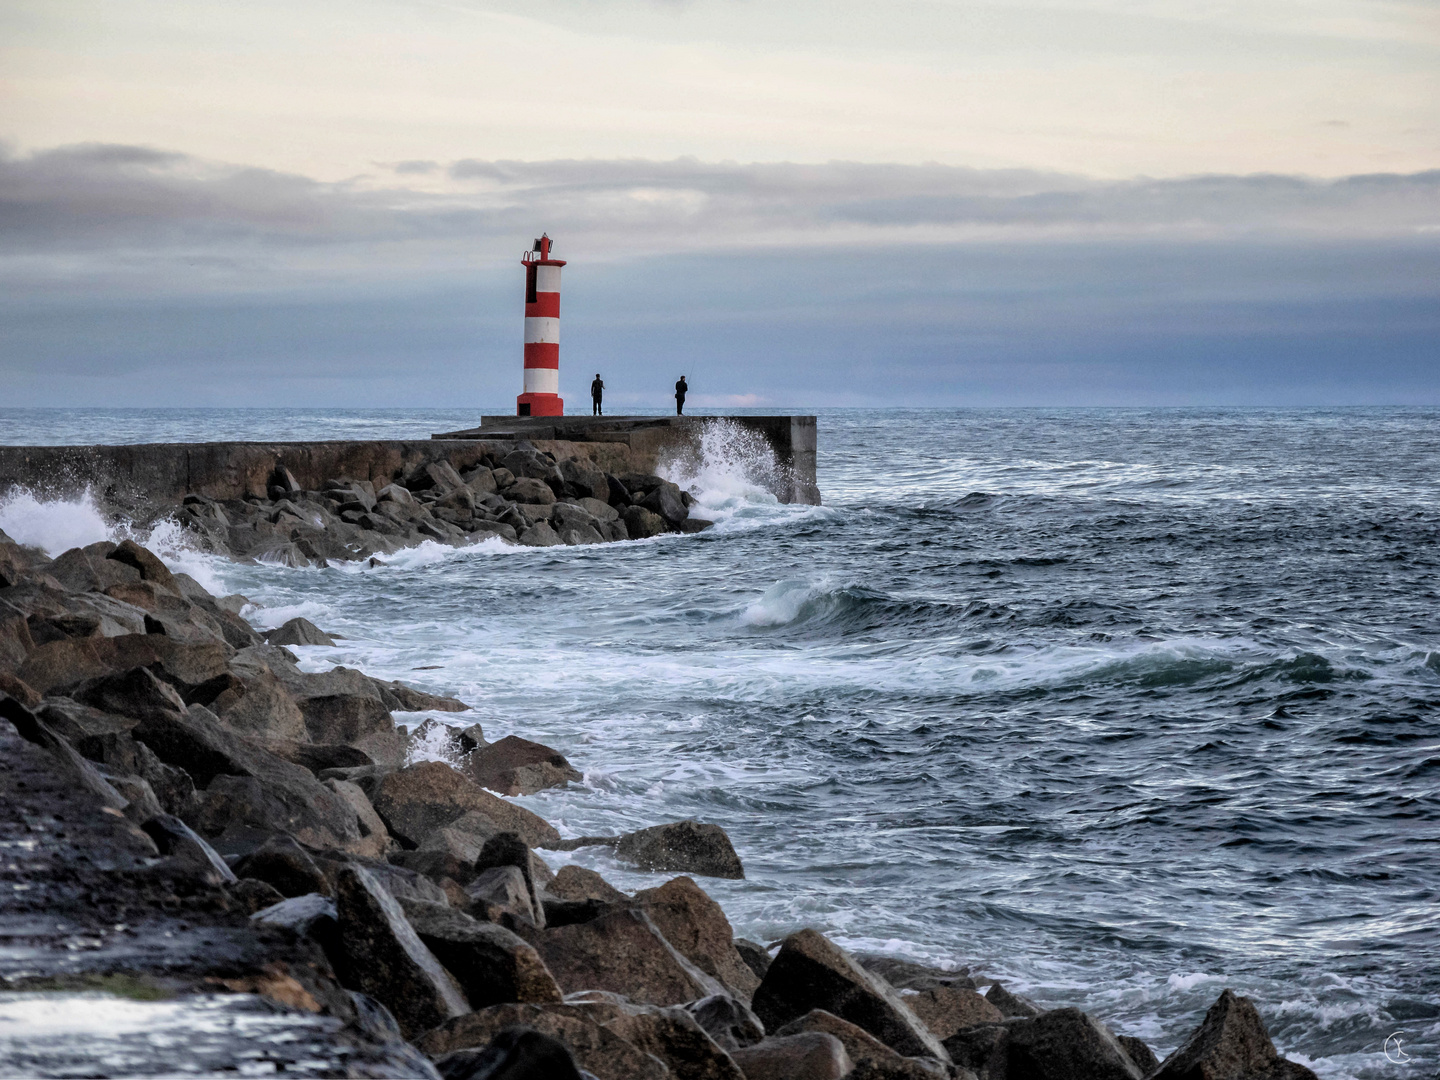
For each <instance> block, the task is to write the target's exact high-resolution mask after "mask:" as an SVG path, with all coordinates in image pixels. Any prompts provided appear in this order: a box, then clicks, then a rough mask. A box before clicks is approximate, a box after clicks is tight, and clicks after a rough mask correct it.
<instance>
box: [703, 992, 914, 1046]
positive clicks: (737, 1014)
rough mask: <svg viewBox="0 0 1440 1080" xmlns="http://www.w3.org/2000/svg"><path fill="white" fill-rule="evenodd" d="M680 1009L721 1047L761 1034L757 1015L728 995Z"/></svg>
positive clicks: (746, 1041) (745, 1043) (747, 1043)
mask: <svg viewBox="0 0 1440 1080" xmlns="http://www.w3.org/2000/svg"><path fill="white" fill-rule="evenodd" d="M681 1008H683V1009H684V1010H685V1011H686V1012H688V1013H689V1014H690V1015H691V1016H693V1017H694V1018H695V1022H696V1023H697V1024H699V1025H700V1026H701V1028H703V1029H704V1030H705V1033H706V1034H707V1035H709V1036H710V1038H712V1039H713V1040H715V1044H716V1045H717V1046H719V1047H721V1048H722V1049H725V1050H738V1049H740V1047H742V1046H752V1045H754V1044H755V1043H757V1042H759V1041H760V1040H761V1039H763V1038H764V1037H765V1025H764V1024H762V1023H760V1018H759V1017H758V1016H756V1015H755V1014H754V1013H753V1012H751V1011H750V1009H749V1007H748V1006H746V1004H745V1003H744V1002H743V1001H739V1000H737V999H736V998H733V997H731V996H730V995H729V994H711V995H710V996H709V997H704V998H701V999H700V1000H699V1001H690V1002H687V1003H686V1004H685V1005H683V1006H681ZM840 1022H841V1023H844V1021H840ZM867 1038H868V1036H867ZM892 1052H893V1051H892Z"/></svg>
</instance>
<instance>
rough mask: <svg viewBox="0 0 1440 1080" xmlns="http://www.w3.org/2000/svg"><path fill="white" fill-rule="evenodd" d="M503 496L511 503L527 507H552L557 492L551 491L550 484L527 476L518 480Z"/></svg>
mask: <svg viewBox="0 0 1440 1080" xmlns="http://www.w3.org/2000/svg"><path fill="white" fill-rule="evenodd" d="M501 494H502V496H503V497H504V498H505V499H506V500H507V501H509V502H513V503H523V504H525V505H527V506H551V505H553V504H554V502H555V492H553V491H551V490H550V486H549V485H548V484H546V483H545V482H544V481H543V480H534V479H531V478H530V477H527V476H522V477H520V478H518V479H517V480H516V481H515V482H514V483H513V484H511V485H510V486H509V487H508V488H506V489H505V490H504V491H503V492H501Z"/></svg>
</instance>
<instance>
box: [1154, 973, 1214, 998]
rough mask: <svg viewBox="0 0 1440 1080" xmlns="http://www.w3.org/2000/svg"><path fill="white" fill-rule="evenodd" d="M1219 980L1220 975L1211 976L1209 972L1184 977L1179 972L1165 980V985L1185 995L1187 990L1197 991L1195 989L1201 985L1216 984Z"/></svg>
mask: <svg viewBox="0 0 1440 1080" xmlns="http://www.w3.org/2000/svg"><path fill="white" fill-rule="evenodd" d="M1218 978H1219V976H1218V975H1211V974H1210V973H1209V972H1207V971H1196V972H1192V973H1191V974H1189V975H1182V974H1180V973H1179V972H1178V971H1177V972H1175V974H1173V975H1171V976H1170V977H1169V978H1168V979H1166V980H1165V985H1166V986H1168V987H1170V989H1171V990H1178V991H1180V992H1182V993H1183V992H1184V991H1186V990H1193V989H1195V987H1197V986H1199V985H1200V984H1201V983H1207V982H1214V981H1215V980H1216V979H1218Z"/></svg>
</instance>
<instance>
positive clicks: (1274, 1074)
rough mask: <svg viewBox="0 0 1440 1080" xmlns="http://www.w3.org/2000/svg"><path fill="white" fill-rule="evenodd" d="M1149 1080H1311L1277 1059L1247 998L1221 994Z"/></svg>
mask: <svg viewBox="0 0 1440 1080" xmlns="http://www.w3.org/2000/svg"><path fill="white" fill-rule="evenodd" d="M1151 1076H1152V1080H1314V1077H1315V1074H1314V1073H1313V1072H1311V1071H1310V1070H1309V1069H1307V1068H1306V1067H1305V1066H1303V1065H1300V1064H1298V1063H1296V1062H1293V1061H1288V1060H1286V1059H1285V1058H1283V1057H1281V1056H1280V1054H1279V1052H1278V1051H1276V1049H1275V1044H1274V1043H1272V1042H1271V1041H1270V1033H1269V1032H1268V1031H1266V1030H1265V1023H1264V1021H1262V1020H1261V1019H1260V1013H1259V1010H1257V1009H1256V1008H1255V1003H1254V1002H1253V1001H1251V1000H1250V999H1249V998H1245V997H1239V996H1237V995H1236V994H1235V992H1234V991H1233V990H1228V989H1227V990H1225V991H1224V992H1223V993H1222V994H1221V995H1220V997H1219V998H1218V999H1217V1000H1216V1002H1215V1004H1214V1005H1211V1006H1210V1008H1209V1010H1208V1011H1207V1012H1206V1013H1205V1019H1204V1020H1203V1021H1202V1022H1201V1024H1200V1026H1199V1027H1198V1028H1196V1029H1195V1031H1194V1033H1193V1034H1192V1035H1191V1036H1190V1038H1188V1039H1186V1040H1185V1042H1184V1043H1182V1044H1181V1046H1180V1048H1179V1049H1177V1050H1176V1051H1175V1052H1174V1053H1173V1054H1171V1055H1170V1056H1169V1057H1167V1058H1166V1059H1165V1060H1164V1061H1163V1062H1162V1063H1161V1065H1160V1069H1159V1071H1158V1072H1155V1073H1153V1074H1151Z"/></svg>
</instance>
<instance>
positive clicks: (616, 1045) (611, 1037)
mask: <svg viewBox="0 0 1440 1080" xmlns="http://www.w3.org/2000/svg"><path fill="white" fill-rule="evenodd" d="M516 1025H520V1026H524V1027H527V1028H531V1029H533V1030H535V1031H540V1032H543V1033H545V1034H547V1035H549V1036H551V1037H552V1038H555V1039H558V1040H559V1041H560V1042H562V1043H564V1044H565V1046H566V1047H567V1048H568V1049H569V1050H570V1052H571V1054H572V1055H574V1058H575V1061H576V1062H577V1063H578V1064H579V1066H580V1067H581V1068H582V1069H585V1070H587V1071H588V1072H591V1073H593V1074H594V1075H595V1076H596V1077H597V1078H598V1080H665V1078H666V1077H668V1076H669V1075H670V1072H669V1070H668V1069H666V1067H665V1066H664V1065H663V1064H661V1063H660V1061H659V1060H658V1059H656V1058H654V1057H652V1056H651V1055H649V1054H647V1053H645V1052H643V1051H642V1050H640V1049H638V1048H637V1047H635V1046H632V1045H631V1044H630V1043H628V1042H626V1041H625V1040H624V1039H622V1038H621V1037H620V1036H619V1035H616V1034H615V1033H614V1032H613V1031H610V1030H609V1029H608V1028H605V1027H602V1026H601V1025H600V1024H597V1023H595V1022H594V1021H593V1020H591V1019H589V1018H587V1017H586V1016H584V1015H583V1014H582V1013H581V1012H579V1010H574V1009H567V1008H566V1007H564V1006H561V1007H559V1008H555V1007H545V1006H539V1005H527V1004H515V1005H492V1006H490V1007H489V1008H486V1009H479V1010H477V1011H476V1012H473V1013H471V1014H470V1015H468V1016H462V1017H460V1018H458V1019H455V1020H450V1021H447V1022H446V1023H444V1024H441V1025H440V1026H439V1027H437V1028H435V1029H433V1030H431V1031H427V1032H425V1033H424V1034H423V1035H421V1036H419V1037H418V1038H417V1039H415V1045H416V1046H418V1047H419V1048H420V1049H421V1050H423V1051H424V1052H425V1053H427V1054H429V1055H430V1057H431V1058H433V1059H440V1058H442V1057H443V1056H444V1055H446V1054H450V1053H454V1052H456V1051H459V1050H466V1049H476V1048H481V1047H485V1046H488V1045H489V1044H490V1043H491V1042H492V1041H493V1040H494V1039H495V1037H496V1036H497V1035H499V1034H500V1032H501V1031H503V1030H505V1029H506V1028H509V1027H513V1026H516Z"/></svg>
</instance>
